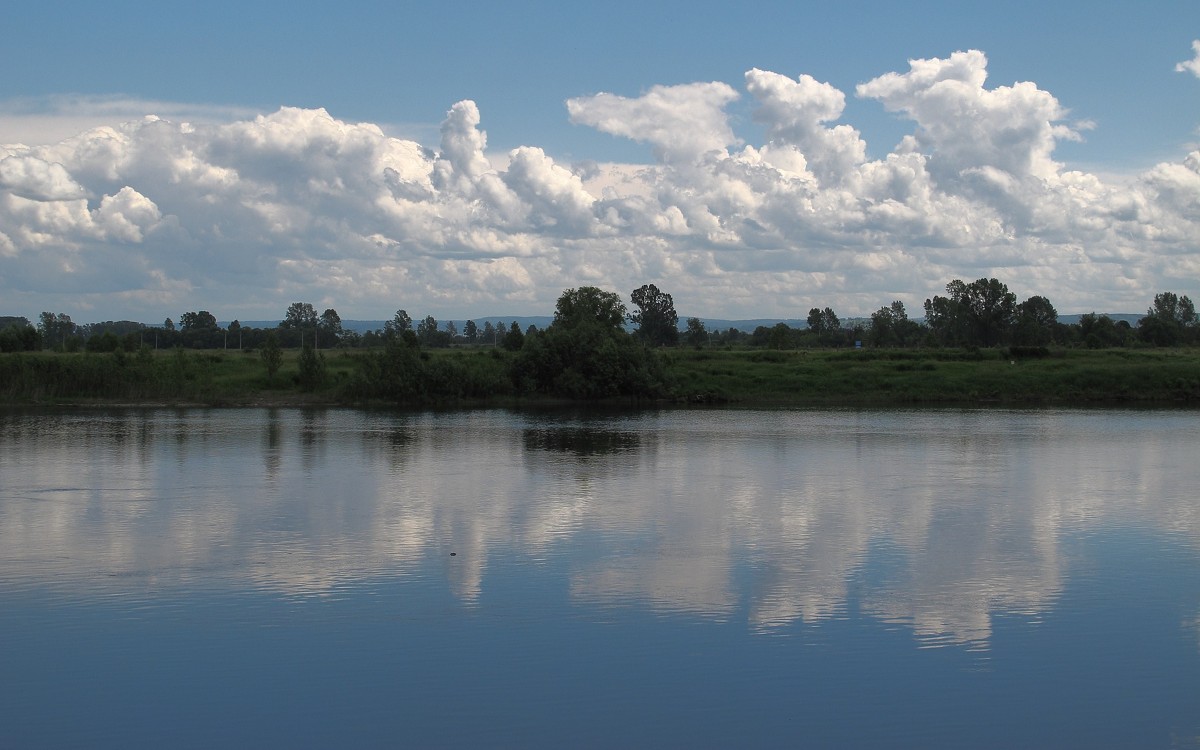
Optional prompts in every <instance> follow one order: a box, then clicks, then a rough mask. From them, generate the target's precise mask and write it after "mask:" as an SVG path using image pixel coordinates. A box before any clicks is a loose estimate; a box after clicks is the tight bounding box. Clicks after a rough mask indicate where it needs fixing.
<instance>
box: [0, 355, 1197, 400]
mask: <svg viewBox="0 0 1200 750" xmlns="http://www.w3.org/2000/svg"><path fill="white" fill-rule="evenodd" d="M321 356H322V358H323V362H324V364H323V373H322V377H321V378H320V380H319V382H316V383H311V382H310V383H303V382H302V378H301V377H300V363H299V352H298V351H295V350H290V351H286V352H284V358H283V362H282V365H281V367H280V369H279V371H278V372H277V373H276V374H275V376H274V377H273V378H268V377H267V371H266V367H265V365H264V364H263V361H262V359H261V358H260V357H259V355H258V353H257V352H241V351H229V352H225V351H184V350H173V351H164V352H153V351H142V352H139V353H136V354H123V353H108V354H54V353H33V354H4V355H0V402H4V403H10V404H37V403H51V404H53V403H59V404H61V403H130V404H140V403H146V404H158V403H162V404H188V403H195V404H212V405H248V404H354V403H362V402H364V401H379V400H380V399H378V398H368V399H364V398H361V397H360V396H359V395H356V394H358V393H361V388H358V389H356V384H359V383H361V377H360V376H361V372H362V370H363V366H364V363H365V362H366V361H367V359H368V358H369V356H371V355H368V354H366V353H364V352H361V351H353V350H330V351H328V352H322V355H321ZM512 356H513V355H511V354H510V353H507V352H502V351H500V350H497V349H491V348H476V349H449V350H433V351H430V352H425V353H422V354H421V355H420V358H419V360H420V365H419V367H420V368H421V369H420V372H419V375H418V376H419V377H421V378H422V379H423V382H424V385H423V386H422V387H421V388H420V389H417V390H415V391H413V392H412V393H411V394H410V395H409V396H408V397H406V398H405V399H404V400H403V403H404V405H407V406H424V405H431V404H440V405H454V404H481V403H482V404H489V403H491V404H511V403H514V402H538V401H542V400H544V399H543V397H541V396H537V395H530V394H522V393H520V392H519V390H518V389H517V388H515V387H514V386H513V384H512V380H511V378H510V377H509V366H510V363H511V361H512ZM659 356H660V357H661V358H662V360H663V364H664V370H665V374H666V388H667V395H666V397H665V398H664V399H660V401H664V400H665V401H668V402H682V403H732V404H744V405H835V404H845V405H889V404H895V405H918V404H951V403H1005V404H1031V405H1036V404H1058V405H1063V404H1100V403H1113V404H1122V403H1146V404H1151V403H1154V404H1200V350H1197V349H1192V348H1175V349H1105V350H1089V349H1062V350H1045V349H1038V350H1019V349H1013V350H1008V349H980V350H964V349H864V350H790V351H775V350H761V349H731V350H717V349H701V350H693V349H682V348H681V349H669V350H661V351H660V352H659ZM383 400H384V401H386V400H387V399H383Z"/></svg>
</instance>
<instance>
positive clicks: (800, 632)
mask: <svg viewBox="0 0 1200 750" xmlns="http://www.w3.org/2000/svg"><path fill="white" fill-rule="evenodd" d="M1198 439H1200V418H1198V416H1197V414H1196V413H1194V412H1187V411H1070V410H1044V411H1001V410H968V411H958V410H933V411H857V410H815V411H814V410H793V411H787V410H785V411H753V410H714V411H660V412H640V413H637V414H606V415H605V414H602V415H587V414H577V413H571V414H561V413H559V414H554V413H552V414H529V413H515V412H506V411H483V412H463V413H450V414H430V413H426V414H391V413H373V412H360V411H353V410H315V411H307V410H266V409H264V410H127V411H76V412H46V411H37V412H23V411H7V412H0V678H2V679H0V747H61V746H86V747H130V746H172V747H212V746H215V745H236V746H254V745H265V744H271V745H278V746H289V747H328V746H334V745H337V746H360V747H371V746H378V747H384V746H386V747H394V746H398V745H408V746H431V745H442V746H444V745H453V746H475V745H489V746H512V747H530V746H543V747H550V746H555V747H561V746H597V747H629V746H646V745H649V744H651V743H655V744H659V745H665V746H688V747H695V746H708V747H729V746H758V747H765V746H780V745H789V746H813V747H828V746H855V747H897V746H909V747H918V746H919V747H1015V746H1025V747H1200V500H1198V499H1197V493H1196V488H1200V462H1198V461H1197V457H1198V456H1200V453H1198V452H1197V447H1196V446H1197V445H1198V444H1200V440H1198Z"/></svg>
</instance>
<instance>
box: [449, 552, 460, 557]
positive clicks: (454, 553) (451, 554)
mask: <svg viewBox="0 0 1200 750" xmlns="http://www.w3.org/2000/svg"><path fill="white" fill-rule="evenodd" d="M457 554H458V553H457V552H451V553H450V556H451V557H454V556H455V555H457Z"/></svg>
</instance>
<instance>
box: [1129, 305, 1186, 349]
mask: <svg viewBox="0 0 1200 750" xmlns="http://www.w3.org/2000/svg"><path fill="white" fill-rule="evenodd" d="M1196 322H1197V319H1196V306H1195V305H1193V304H1192V301H1191V300H1190V299H1188V297H1187V296H1186V295H1184V296H1182V297H1180V296H1178V295H1176V294H1175V293H1174V292H1162V293H1160V294H1156V295H1154V304H1153V305H1152V306H1151V307H1150V308H1149V309H1148V310H1146V317H1144V318H1142V319H1141V320H1139V321H1138V336H1139V337H1140V338H1141V339H1142V340H1143V341H1146V342H1148V343H1151V344H1154V345H1155V346H1175V345H1177V344H1180V343H1183V342H1185V341H1186V340H1187V339H1188V338H1189V337H1190V335H1191V334H1192V332H1193V330H1194V329H1195V327H1196Z"/></svg>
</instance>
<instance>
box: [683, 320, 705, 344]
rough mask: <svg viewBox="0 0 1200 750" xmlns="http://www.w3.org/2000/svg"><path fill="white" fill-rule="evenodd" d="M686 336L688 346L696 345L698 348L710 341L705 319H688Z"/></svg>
mask: <svg viewBox="0 0 1200 750" xmlns="http://www.w3.org/2000/svg"><path fill="white" fill-rule="evenodd" d="M684 338H685V340H686V341H687V343H688V346H694V347H696V348H697V349H699V348H700V347H702V346H704V345H705V344H707V343H708V331H707V330H706V329H705V328H704V321H703V320H700V319H699V318H688V319H687V333H685V334H684Z"/></svg>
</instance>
